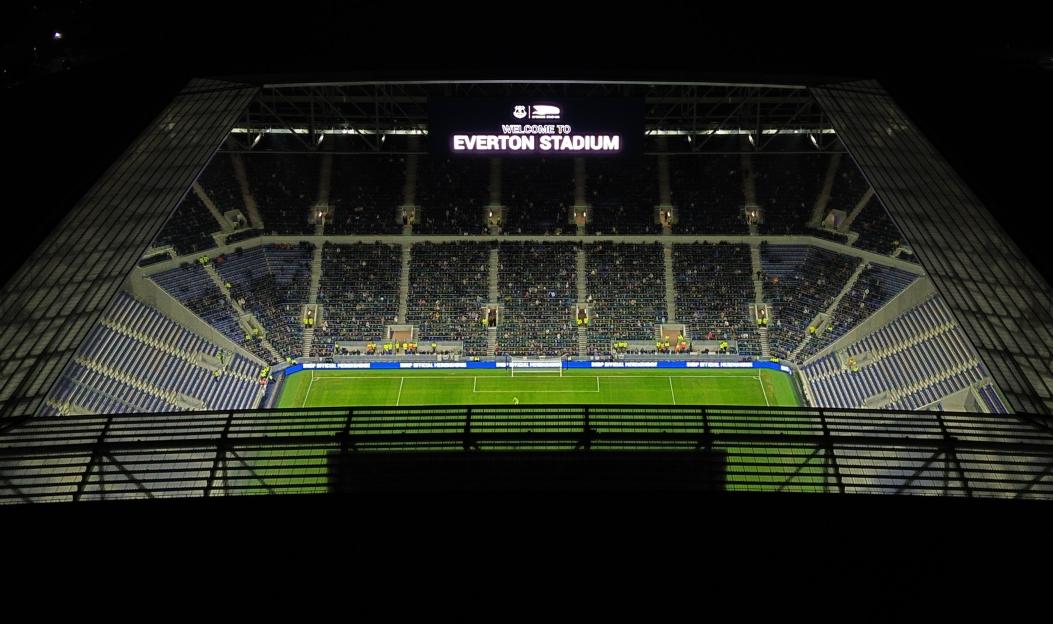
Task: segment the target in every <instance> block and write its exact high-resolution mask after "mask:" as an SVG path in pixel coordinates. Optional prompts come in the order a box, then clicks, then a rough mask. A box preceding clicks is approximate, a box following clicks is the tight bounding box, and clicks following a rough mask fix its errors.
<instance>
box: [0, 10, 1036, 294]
mask: <svg viewBox="0 0 1053 624" xmlns="http://www.w3.org/2000/svg"><path fill="white" fill-rule="evenodd" d="M97 4H99V3H97V2H95V1H93V0H83V1H79V2H78V1H76V0H73V1H64V2H44V1H40V2H36V3H33V2H23V3H18V4H15V5H6V6H5V8H4V9H3V10H4V11H8V12H10V15H8V16H7V17H6V19H2V20H0V23H3V26H2V27H0V36H2V37H3V38H4V39H3V57H2V59H0V60H2V62H3V67H4V69H5V70H7V71H6V72H5V73H4V74H3V77H4V79H3V84H4V87H5V88H4V89H3V90H2V91H0V97H2V100H0V102H2V107H3V119H4V120H5V122H6V124H7V131H6V132H5V139H6V140H7V145H6V147H7V149H6V152H7V154H8V159H7V164H6V165H5V167H4V169H3V172H4V173H3V175H4V178H5V180H6V182H5V184H4V187H5V189H7V192H8V193H10V191H11V190H12V189H14V191H15V197H16V198H17V199H18V200H19V201H17V202H15V203H14V204H13V205H7V206H6V210H7V211H8V214H9V215H12V216H13V217H12V218H17V220H18V221H19V222H21V223H22V224H23V225H22V226H21V227H19V228H17V229H15V228H10V229H8V230H7V231H6V232H5V241H6V242H5V248H6V249H7V252H8V253H5V262H4V265H3V267H2V269H0V278H2V279H3V280H5V281H6V279H7V277H8V276H9V274H10V273H11V272H12V271H13V270H14V269H15V268H17V266H18V265H19V264H20V263H21V261H22V259H24V258H25V256H26V255H27V254H28V253H29V251H30V250H32V249H33V248H34V247H35V246H36V245H37V244H38V243H39V241H40V240H41V239H42V237H43V236H44V235H45V234H46V232H47V231H49V230H50V229H51V228H52V227H53V226H54V225H55V223H56V222H57V220H58V219H60V218H61V217H62V215H63V214H65V212H66V211H67V210H68V209H69V208H70V207H71V206H72V205H73V204H74V203H75V202H76V201H77V199H78V198H79V197H80V196H81V195H82V194H83V193H84V192H85V191H86V190H87V189H88V188H89V187H90V185H91V184H92V183H93V182H94V181H95V180H96V179H97V178H98V176H99V175H101V174H102V173H103V171H104V170H105V168H106V167H107V166H108V165H109V164H111V163H112V162H113V161H114V159H116V158H117V157H118V156H119V154H120V153H121V152H122V151H123V149H124V148H125V147H127V145H128V144H129V142H130V141H132V140H133V139H134V138H135V136H136V135H138V134H139V133H140V132H141V131H142V130H143V129H144V127H145V126H146V124H148V123H149V122H150V121H151V120H152V119H153V118H154V117H155V116H156V115H157V114H158V113H159V112H160V110H161V109H162V108H163V107H164V106H165V104H166V103H167V102H168V101H169V100H170V99H171V97H172V96H173V95H174V94H175V93H176V92H178V90H179V89H180V88H181V87H182V86H183V84H185V82H186V81H187V80H188V79H189V78H191V77H193V76H195V75H224V74H260V73H304V72H326V71H331V72H346V71H354V72H361V73H363V74H364V75H365V76H370V75H375V76H378V77H382V76H385V75H392V73H393V72H395V73H397V75H398V76H399V77H428V78H445V77H449V78H476V77H523V78H538V77H581V78H630V79H635V78H648V77H656V76H661V77H665V78H671V79H676V78H682V79H695V78H705V77H713V76H723V75H726V76H727V77H729V78H734V77H740V76H753V75H756V76H772V77H775V78H779V77H788V76H813V75H821V76H832V77H836V76H842V77H874V78H877V79H879V80H881V81H882V83H883V84H884V85H885V87H886V88H887V89H888V90H889V91H890V92H891V93H892V95H893V96H894V97H895V98H896V99H897V101H899V102H900V104H901V106H903V107H904V109H905V110H906V111H907V113H908V114H909V115H910V116H911V117H912V119H913V120H914V121H915V122H916V123H917V124H918V125H919V126H920V127H921V128H922V130H923V131H924V132H925V133H926V134H927V135H928V137H929V138H930V139H931V140H932V141H933V142H934V143H935V144H936V145H937V147H938V148H939V149H940V150H941V151H942V152H943V153H944V155H945V156H946V157H947V158H948V159H949V160H950V161H951V164H952V165H953V166H954V167H955V168H956V169H957V170H958V171H959V172H960V173H961V174H962V176H963V177H964V178H965V180H966V182H967V183H969V184H970V185H971V186H972V188H973V189H974V190H975V191H976V192H977V193H978V194H979V195H980V197H981V198H982V199H983V200H984V201H985V202H986V204H987V206H988V207H989V208H990V209H991V211H992V212H994V213H995V215H996V216H997V217H998V219H999V220H1000V221H1001V222H1002V223H1003V224H1005V227H1006V228H1007V229H1008V230H1009V232H1010V234H1011V235H1013V236H1014V237H1016V238H1017V239H1018V241H1019V242H1020V244H1021V246H1022V247H1023V248H1024V249H1025V252H1026V253H1028V255H1029V256H1030V257H1031V258H1032V259H1033V261H1034V262H1035V263H1036V264H1037V265H1039V268H1040V270H1042V271H1043V272H1044V273H1045V274H1046V275H1047V276H1048V275H1053V260H1047V259H1046V254H1045V253H1044V249H1043V247H1044V236H1039V235H1037V234H1036V228H1035V227H1034V219H1035V217H1036V215H1040V214H1042V211H1043V208H1042V206H1043V204H1045V203H1048V201H1047V200H1046V199H1045V194H1044V191H1045V184H1044V182H1045V180H1046V177H1047V176H1048V175H1049V174H1048V165H1049V161H1050V159H1049V157H1048V151H1047V150H1048V147H1047V146H1048V144H1049V142H1050V139H1051V138H1053V131H1051V129H1053V122H1051V121H1050V116H1049V115H1048V111H1050V110H1053V69H1051V66H1053V62H1050V60H1049V59H1050V57H1053V43H1050V39H1048V38H1044V36H1043V35H1041V34H1040V33H1039V34H1036V33H1034V32H1032V30H1031V28H1032V26H1031V25H1030V24H1031V23H1033V22H1035V20H1029V19H1028V16H1027V15H1020V16H1005V17H993V16H990V15H985V16H982V17H978V18H977V21H976V22H975V23H973V24H968V23H962V22H960V21H958V22H956V23H955V24H954V25H953V27H952V25H949V24H940V23H938V22H933V23H931V24H925V23H920V22H919V21H918V20H917V19H916V18H917V16H916V15H915V16H913V18H912V19H911V20H902V21H909V22H910V23H909V25H908V24H900V23H896V22H895V21H894V20H891V19H889V20H888V21H887V22H885V23H876V24H874V23H871V24H869V25H867V26H861V24H865V23H866V22H863V21H862V19H863V18H862V17H861V16H858V15H856V16H853V19H849V20H846V23H845V24H839V23H835V22H832V21H826V22H823V21H821V20H816V19H814V18H807V19H802V18H801V17H800V16H799V15H798V16H794V15H792V14H788V15H786V16H772V17H768V18H766V19H764V20H760V19H753V18H749V17H748V16H746V17H744V16H743V15H741V14H736V15H725V16H722V17H721V16H716V15H714V14H712V13H711V12H709V9H706V10H702V9H699V8H684V7H679V8H673V7H666V8H654V9H651V13H650V15H652V16H653V17H648V16H638V15H627V14H622V15H612V13H611V12H610V11H607V10H604V9H603V8H602V7H603V6H609V5H601V8H597V9H595V10H593V9H584V8H574V9H562V8H561V9H560V16H561V18H560V19H559V20H552V19H548V18H545V17H544V16H538V15H537V14H535V13H531V12H529V11H524V10H518V11H517V10H513V9H505V10H502V12H501V13H495V12H494V11H493V10H492V9H487V11H486V12H485V14H482V15H480V14H474V15H467V14H465V15H462V14H457V13H455V12H450V11H447V10H444V9H442V8H435V7H434V6H433V7H432V8H428V9H424V10H419V9H411V8H407V7H409V5H399V7H395V6H394V5H392V4H390V3H359V4H355V5H354V6H353V7H351V8H346V7H344V6H343V5H342V4H340V3H337V2H307V3H296V4H295V5H290V4H285V5H283V6H282V7H275V8H273V9H269V8H267V6H266V5H264V4H261V3H253V4H251V5H248V6H246V7H221V8H217V6H215V5H218V4H219V3H212V4H204V3H193V2H190V3H180V4H179V5H178V8H177V6H176V5H173V6H172V8H171V10H166V11H161V10H160V9H158V8H156V7H155V6H153V5H154V3H143V4H144V5H151V6H143V7H139V8H134V9H131V10H130V11H131V12H129V9H127V8H126V7H119V8H118V7H113V6H102V5H99V6H96V5H97ZM34 6H36V10H34V9H33V7H34ZM884 13H885V14H888V13H889V12H888V11H886V12H884ZM393 20H398V22H397V23H396V22H395V21H393ZM757 22H764V23H766V24H771V25H770V26H757V25H756V23H757ZM554 23H559V24H562V25H563V26H561V27H554V26H552V24H554ZM502 24H503V25H504V27H506V28H507V30H505V31H504V32H503V34H497V35H496V36H495V33H494V30H493V29H494V27H495V26H498V25H502ZM524 25H527V26H524ZM1035 28H1037V24H1036V26H1035ZM55 30H61V31H62V32H63V35H64V36H63V38H62V40H61V41H55V40H54V39H53V38H52V36H51V33H52V32H53V31H55ZM488 33H489V35H488ZM539 33H541V34H543V36H542V35H541V34H539ZM34 46H36V47H37V48H38V50H37V52H36V57H34V56H33V53H32V51H31V49H32V47H34ZM63 58H65V59H67V61H66V66H68V67H69V69H65V70H63V69H62V67H63V62H62V60H61V59H63ZM56 70H57V71H56Z"/></svg>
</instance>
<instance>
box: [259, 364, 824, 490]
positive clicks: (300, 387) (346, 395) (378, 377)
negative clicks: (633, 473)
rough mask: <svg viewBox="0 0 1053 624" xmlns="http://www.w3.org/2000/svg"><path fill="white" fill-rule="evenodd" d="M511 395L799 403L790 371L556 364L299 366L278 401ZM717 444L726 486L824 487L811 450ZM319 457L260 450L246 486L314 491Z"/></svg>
mask: <svg viewBox="0 0 1053 624" xmlns="http://www.w3.org/2000/svg"><path fill="white" fill-rule="evenodd" d="M515 398H518V399H519V402H520V404H652V405H653V404H664V405H673V404H678V405H743V406H762V407H763V406H766V405H771V406H796V405H800V400H799V398H798V395H797V391H796V389H795V387H794V383H793V380H792V378H791V377H790V376H789V375H786V374H784V373H781V372H778V371H772V370H767V369H749V368H745V369H569V370H566V369H565V370H564V371H563V376H562V377H561V376H559V374H558V373H555V372H547V371H546V372H544V373H538V372H531V373H521V372H519V371H517V373H516V375H515V376H512V375H511V374H510V372H509V371H508V370H504V369H498V370H486V369H470V370H466V369H445V370H434V369H431V370H411V369H406V370H360V369H356V370H326V371H302V372H299V373H296V374H294V375H292V376H290V377H288V378H287V379H286V380H285V382H284V385H283V388H282V392H281V395H280V396H279V399H278V403H277V406H278V407H281V408H301V407H340V406H395V405H406V406H412V405H494V404H497V405H509V404H512V403H513V402H514V399H515ZM293 417H295V416H293ZM757 417H758V418H765V417H766V416H765V415H764V414H763V413H760V414H758V415H757ZM641 424H642V425H643V426H644V427H645V428H646V424H645V423H641ZM520 450H526V449H520ZM718 450H721V451H724V452H726V453H727V458H728V459H727V461H728V464H727V466H726V470H727V473H726V479H727V481H726V485H725V487H726V489H727V490H729V491H734V490H740V491H762V490H763V491H797V492H824V491H829V488H830V485H829V484H830V475H829V473H828V470H827V469H826V467H825V466H824V465H823V460H822V457H821V456H819V455H817V454H815V453H814V449H812V448H808V447H805V446H796V445H781V446H778V447H771V448H767V447H764V448H761V447H751V448H748V449H744V448H736V447H733V446H722V447H720V448H719V449H718ZM326 462H327V458H326V452H325V451H324V450H314V449H300V450H290V451H277V452H261V453H259V454H257V455H256V456H255V458H254V459H253V466H254V472H253V478H252V479H250V480H249V481H248V482H247V485H250V486H251V487H254V488H255V487H259V489H258V490H255V492H254V493H259V494H265V493H269V492H272V491H274V490H273V489H269V488H274V487H282V488H284V491H290V489H291V491H296V492H303V493H322V492H325V491H327V472H326V470H327V468H326ZM773 470H774V471H775V472H776V473H779V474H783V475H785V481H784V482H783V483H781V484H779V485H773V484H772V482H771V479H770V477H763V476H761V477H760V478H758V474H760V475H763V474H765V473H767V474H770V473H771V472H772V471H773Z"/></svg>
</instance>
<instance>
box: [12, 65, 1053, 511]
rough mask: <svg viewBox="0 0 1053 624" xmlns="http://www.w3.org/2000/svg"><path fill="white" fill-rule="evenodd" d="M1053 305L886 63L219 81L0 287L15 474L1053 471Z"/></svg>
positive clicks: (1005, 474)
mask: <svg viewBox="0 0 1053 624" xmlns="http://www.w3.org/2000/svg"><path fill="white" fill-rule="evenodd" d="M535 119H541V120H544V121H542V122H540V123H535V122H534V121H533V120H535ZM1051 309H1053V292H1051V290H1050V287H1049V284H1048V283H1047V282H1046V281H1045V280H1044V279H1043V277H1042V276H1041V275H1040V274H1039V273H1038V271H1037V270H1035V268H1034V267H1032V266H1031V264H1030V263H1029V262H1028V260H1027V259H1026V258H1025V257H1024V255H1023V253H1022V252H1021V251H1020V249H1019V248H1018V247H1017V245H1016V244H1015V243H1014V242H1013V241H1012V240H1011V239H1010V238H1009V236H1008V235H1007V234H1006V233H1005V231H1004V230H1003V229H1002V228H1001V227H1000V226H999V225H998V223H997V222H996V221H995V220H994V218H993V217H992V216H991V214H990V213H989V212H988V211H987V209H986V208H985V207H984V206H983V205H982V204H981V203H980V201H979V200H978V199H977V198H976V196H975V195H974V194H973V193H972V192H971V191H970V190H969V189H968V188H967V187H966V185H965V184H964V183H963V182H962V180H961V179H960V178H959V177H958V176H957V175H956V174H955V172H954V171H952V170H951V168H950V167H949V165H948V164H947V162H946V161H945V160H944V158H943V157H942V156H941V155H940V154H939V153H938V152H937V151H936V150H935V149H934V148H933V147H932V145H931V144H930V143H929V142H928V141H927V140H926V139H925V138H924V137H923V136H922V135H921V133H920V132H919V131H918V130H917V128H916V127H915V126H914V124H912V122H911V121H910V120H909V119H908V118H907V117H906V116H905V115H904V114H903V112H902V111H901V110H900V109H899V108H898V107H897V105H896V103H895V102H894V101H892V99H891V98H890V97H889V96H888V94H887V93H886V92H885V91H884V90H883V89H882V87H881V86H880V85H879V84H878V83H877V82H874V81H850V82H840V83H816V84H789V83H787V84H751V83H716V82H642V81H610V82H603V81H564V80H548V81H536V80H535V81H515V80H485V81H457V80H449V81H440V80H435V81H376V82H368V81H358V82H347V81H344V82H340V81H332V82H269V81H252V80H248V79H238V80H232V79H231V80H224V79H196V80H193V81H191V82H190V83H189V84H188V85H187V86H186V87H185V88H184V89H183V91H182V92H181V93H180V94H179V95H178V96H177V97H176V98H175V99H174V100H173V101H172V102H171V103H170V104H169V105H168V106H167V108H166V109H165V110H164V111H163V112H162V113H161V114H160V115H159V116H158V117H157V119H156V120H154V122H153V123H152V124H151V125H150V127H149V128H148V129H147V130H146V131H145V132H144V133H143V134H142V135H141V136H139V137H138V138H137V139H136V140H135V142H134V143H133V144H132V145H130V146H129V147H128V149H127V150H126V151H125V153H124V154H123V155H122V156H121V158H120V159H119V160H118V161H117V162H116V163H114V164H113V165H112V166H111V167H110V169H109V170H108V171H107V173H106V174H105V176H104V177H103V178H101V179H100V180H99V181H98V182H97V183H96V184H95V185H94V186H93V187H92V189H91V190H90V191H89V192H88V194H87V195H85V196H84V197H83V199H82V200H81V201H80V202H79V203H78V204H77V206H76V207H75V208H74V210H73V211H72V212H71V213H70V214H69V215H68V216H67V218H66V219H65V220H64V221H63V222H62V223H61V224H60V225H59V226H58V228H56V230H55V231H53V232H52V234H51V235H50V236H49V237H48V238H47V239H46V240H45V242H44V243H43V244H42V245H41V246H40V247H39V248H38V249H37V251H36V252H35V253H34V254H33V255H32V256H31V257H30V258H29V259H28V260H27V261H26V262H25V264H24V265H23V267H22V269H20V270H19V271H18V272H17V273H16V274H15V275H14V277H13V278H12V279H11V280H10V281H9V282H8V283H7V284H6V285H5V286H4V288H3V297H2V302H0V317H2V323H3V331H2V335H0V351H2V353H3V359H2V365H3V368H4V371H3V375H2V376H0V502H3V503H9V504H19V503H39V502H78V501H112V500H124V499H140V498H209V497H228V496H247V495H263V496H269V495H281V494H332V493H349V492H362V491H388V490H428V491H432V490H488V489H490V490H494V489H496V490H501V489H525V490H531V489H540V490H545V489H562V490H569V491H574V490H576V489H601V490H610V491H620V490H623V489H630V490H640V491H651V490H677V491H688V492H770V493H777V492H794V493H799V494H800V495H802V496H804V495H809V494H829V495H882V496H897V495H915V496H941V497H963V498H1012V499H1048V498H1051V497H1053V477H1051V474H1050V473H1051V471H1053V434H1051V429H1050V424H1049V416H1050V414H1051V413H1053V370H1051V366H1053V364H1051V363H1053V357H1051V353H1050V350H1051V348H1053V317H1051V316H1050V314H1049V312H1050V310H1051Z"/></svg>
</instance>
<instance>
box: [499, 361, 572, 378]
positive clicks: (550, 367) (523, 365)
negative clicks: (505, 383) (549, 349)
mask: <svg viewBox="0 0 1053 624" xmlns="http://www.w3.org/2000/svg"><path fill="white" fill-rule="evenodd" d="M505 367H506V368H508V370H509V373H510V374H511V376H512V377H515V376H516V375H525V374H535V373H547V374H549V375H552V376H554V377H555V376H558V377H562V376H563V358H562V357H513V356H508V357H507V358H506V359H505Z"/></svg>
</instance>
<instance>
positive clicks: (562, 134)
mask: <svg viewBox="0 0 1053 624" xmlns="http://www.w3.org/2000/svg"><path fill="white" fill-rule="evenodd" d="M428 135H429V142H430V145H431V152H432V153H433V154H444V155H445V154H449V155H454V156H498V155H499V156H546V157H547V156H586V155H590V156H591V155H596V156H601V155H607V156H615V155H619V154H635V153H639V152H640V151H641V148H642V144H643V137H644V125H643V99H642V98H563V99H551V98H546V99H532V98H527V97H524V98H508V99H505V98H454V97H449V98H445V97H433V98H430V99H429V100H428Z"/></svg>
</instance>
